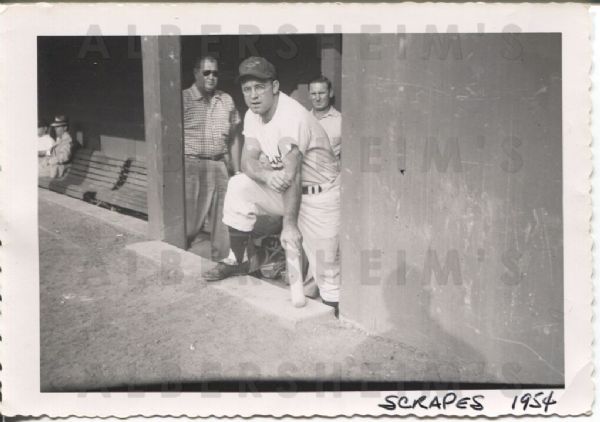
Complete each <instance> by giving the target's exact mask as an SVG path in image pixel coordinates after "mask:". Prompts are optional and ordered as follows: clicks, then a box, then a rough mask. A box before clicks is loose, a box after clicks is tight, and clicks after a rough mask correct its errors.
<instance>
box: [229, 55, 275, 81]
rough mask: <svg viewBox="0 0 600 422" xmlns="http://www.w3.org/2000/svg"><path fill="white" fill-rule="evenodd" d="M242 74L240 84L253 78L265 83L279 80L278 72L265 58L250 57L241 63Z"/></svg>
mask: <svg viewBox="0 0 600 422" xmlns="http://www.w3.org/2000/svg"><path fill="white" fill-rule="evenodd" d="M239 71H240V74H239V76H238V77H237V81H238V82H243V81H244V80H245V79H247V78H250V77H253V78H256V79H260V80H263V81H266V80H269V79H277V71H276V70H275V66H273V65H272V64H271V63H270V62H269V61H268V60H267V59H265V58H264V57H256V56H252V57H248V58H247V59H246V60H244V61H243V62H241V63H240V67H239Z"/></svg>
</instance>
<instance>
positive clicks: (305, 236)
mask: <svg viewBox="0 0 600 422" xmlns="http://www.w3.org/2000/svg"><path fill="white" fill-rule="evenodd" d="M238 80H239V82H240V84H241V88H242V92H243V94H244V100H245V102H246V105H247V106H248V107H249V110H248V111H247V112H246V115H245V117H244V136H245V143H244V149H243V152H242V170H243V173H241V174H238V175H236V176H234V177H232V178H231V179H230V180H229V184H228V187H227V194H226V196H225V205H224V211H223V222H224V223H225V224H226V225H227V226H228V227H229V237H230V245H231V251H230V256H229V259H227V260H225V261H223V262H219V263H218V264H217V266H216V267H215V268H213V269H212V270H210V271H208V272H206V273H205V274H204V278H205V280H207V281H217V280H222V279H224V278H227V277H232V276H235V275H243V274H247V273H248V272H249V270H250V262H249V259H248V255H249V251H248V245H249V244H250V243H251V242H250V236H251V233H252V230H253V228H254V224H255V222H256V217H257V216H258V215H262V214H270V215H281V216H283V230H282V232H281V244H282V246H283V248H284V249H285V250H286V255H287V254H294V255H297V254H298V253H299V252H300V251H301V250H302V248H303V249H304V252H305V253H306V256H307V258H308V262H309V264H310V270H311V271H312V273H313V274H312V275H313V277H314V279H315V280H316V283H317V286H318V287H319V292H320V295H321V298H322V300H323V303H325V304H327V305H330V306H332V307H334V309H335V315H336V317H337V316H338V302H339V290H340V263H339V252H338V251H339V237H338V233H339V225H340V180H339V175H340V169H339V161H338V160H337V159H336V157H335V155H334V153H333V150H332V149H331V144H330V142H329V138H328V137H327V134H326V133H325V131H324V130H323V128H322V127H321V125H319V122H318V121H317V120H316V118H315V117H314V116H313V115H312V114H311V113H310V112H308V110H306V109H305V108H304V107H303V106H302V105H301V104H300V103H298V102H297V101H296V100H294V99H292V98H290V97H289V96H287V95H286V94H284V93H283V92H280V91H279V81H278V80H277V73H276V70H275V67H274V66H273V65H272V64H271V63H270V62H268V61H267V60H266V59H264V58H262V57H250V58H248V59H246V60H244V61H243V62H242V63H241V64H240V66H239V76H238ZM288 271H289V268H288Z"/></svg>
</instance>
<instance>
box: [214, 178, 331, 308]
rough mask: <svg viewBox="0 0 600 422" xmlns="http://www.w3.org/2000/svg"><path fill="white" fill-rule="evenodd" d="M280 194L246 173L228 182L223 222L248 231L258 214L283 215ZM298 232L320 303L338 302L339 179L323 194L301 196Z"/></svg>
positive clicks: (250, 229) (252, 226) (281, 196)
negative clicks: (322, 301) (319, 296)
mask: <svg viewBox="0 0 600 422" xmlns="http://www.w3.org/2000/svg"><path fill="white" fill-rule="evenodd" d="M283 210H284V209H283V195H282V194H280V193H278V192H275V191H274V190H272V189H270V188H269V187H267V186H266V185H263V184H260V183H257V182H255V181H254V180H252V179H250V178H249V177H248V176H246V175H245V174H239V175H237V176H234V177H232V178H231V179H229V184H228V186H227V194H226V195H225V205H224V210H223V222H224V223H225V224H226V225H228V226H230V227H233V228H234V229H237V230H240V231H245V232H249V231H252V229H253V228H254V223H256V217H257V216H258V215H265V214H268V215H283ZM298 229H299V230H300V233H302V239H303V240H302V246H303V248H304V252H305V253H306V256H307V258H308V262H309V265H310V271H311V272H312V275H313V277H314V279H315V280H316V283H317V286H319V291H320V293H321V297H322V298H323V300H326V301H328V302H338V301H339V293H340V256H339V229H340V184H339V178H338V180H336V182H335V183H333V184H332V185H331V187H329V188H328V189H327V190H326V191H324V192H321V193H318V194H314V195H302V202H301V203H300V212H299V214H298Z"/></svg>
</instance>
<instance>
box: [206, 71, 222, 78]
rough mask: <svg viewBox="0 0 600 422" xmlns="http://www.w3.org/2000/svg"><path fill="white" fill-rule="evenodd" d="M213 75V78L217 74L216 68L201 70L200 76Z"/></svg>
mask: <svg viewBox="0 0 600 422" xmlns="http://www.w3.org/2000/svg"><path fill="white" fill-rule="evenodd" d="M208 75H213V76H214V77H215V78H216V77H218V76H219V71H218V70H203V71H202V76H208Z"/></svg>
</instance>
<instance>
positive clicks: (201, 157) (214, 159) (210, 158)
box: [185, 154, 225, 161]
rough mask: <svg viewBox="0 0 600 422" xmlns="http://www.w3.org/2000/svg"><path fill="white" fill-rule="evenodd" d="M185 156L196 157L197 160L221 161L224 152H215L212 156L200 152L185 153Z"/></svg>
mask: <svg viewBox="0 0 600 422" xmlns="http://www.w3.org/2000/svg"><path fill="white" fill-rule="evenodd" d="M185 156H186V157H189V158H196V159H198V160H209V161H222V160H223V159H224V158H225V154H217V155H213V156H212V157H209V156H205V155H200V154H186V155H185Z"/></svg>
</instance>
